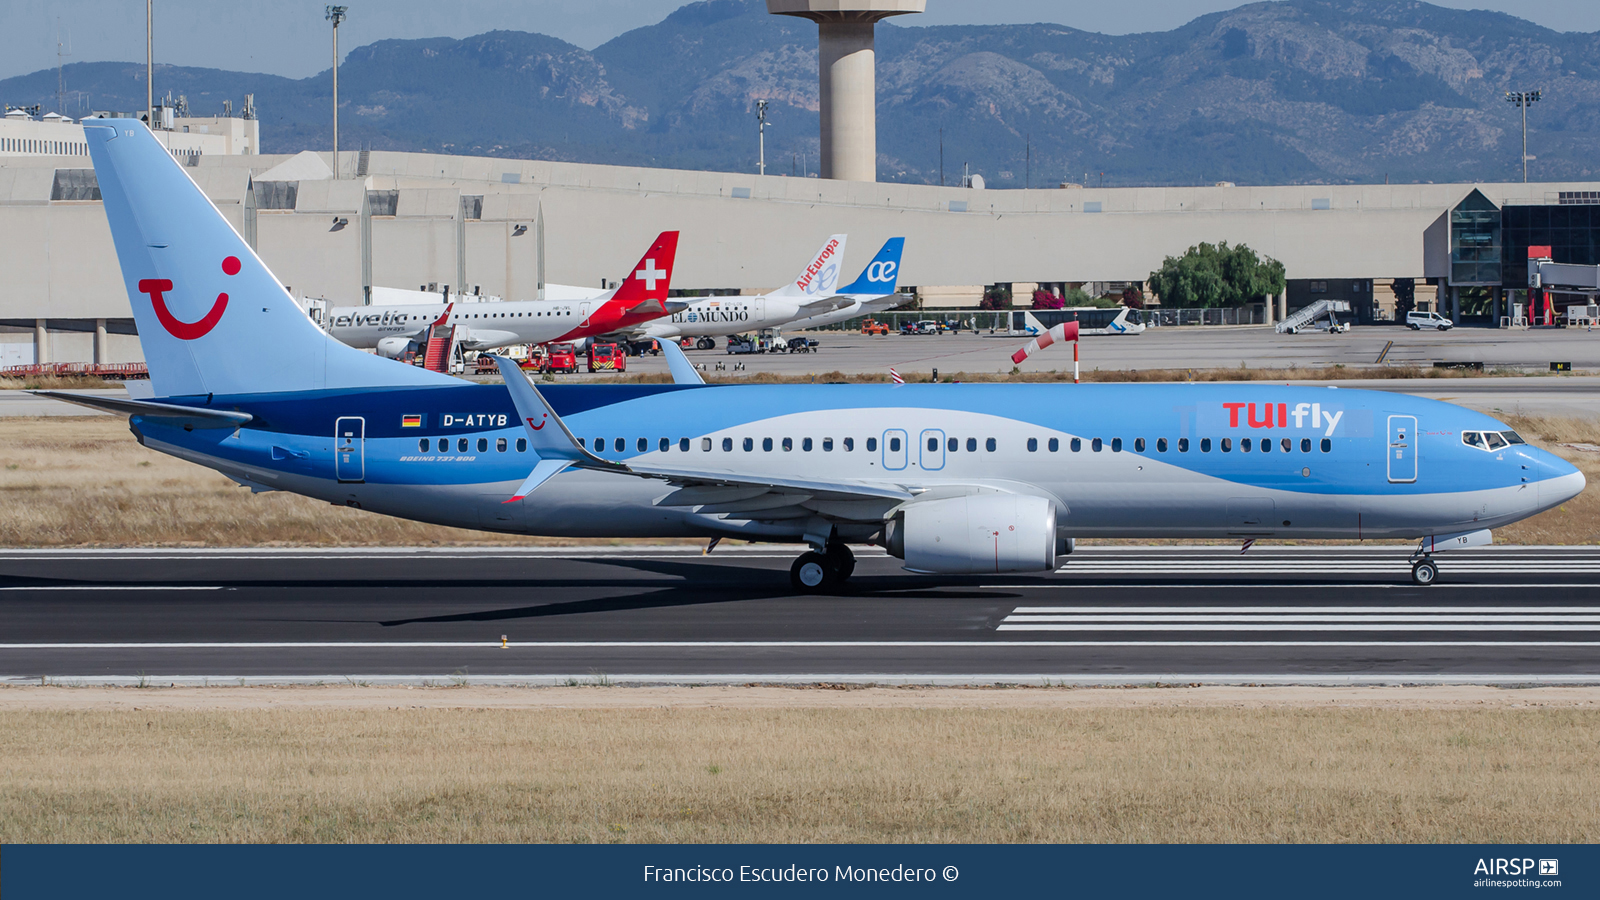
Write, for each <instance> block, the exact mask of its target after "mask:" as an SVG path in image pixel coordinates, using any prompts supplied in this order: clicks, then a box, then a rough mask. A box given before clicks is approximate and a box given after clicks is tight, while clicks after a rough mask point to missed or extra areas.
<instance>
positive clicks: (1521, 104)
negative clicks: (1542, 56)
mask: <svg viewBox="0 0 1600 900" xmlns="http://www.w3.org/2000/svg"><path fill="white" fill-rule="evenodd" d="M1543 93H1544V91H1506V102H1507V103H1512V104H1515V105H1516V106H1517V107H1518V108H1519V109H1521V110H1522V183H1523V184H1527V183H1528V105H1529V104H1531V103H1538V102H1539V96H1540V95H1541V94H1543Z"/></svg>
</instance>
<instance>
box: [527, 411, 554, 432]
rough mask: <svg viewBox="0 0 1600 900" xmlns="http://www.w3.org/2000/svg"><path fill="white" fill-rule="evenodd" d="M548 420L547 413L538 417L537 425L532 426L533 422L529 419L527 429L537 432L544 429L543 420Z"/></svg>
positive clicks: (548, 415)
mask: <svg viewBox="0 0 1600 900" xmlns="http://www.w3.org/2000/svg"><path fill="white" fill-rule="evenodd" d="M549 418H550V414H549V413H545V414H544V415H542V416H540V417H539V424H537V425H535V424H533V420H532V419H529V420H528V427H529V428H531V429H533V430H534V431H538V430H539V429H541V428H543V427H544V425H545V420H547V419H549Z"/></svg>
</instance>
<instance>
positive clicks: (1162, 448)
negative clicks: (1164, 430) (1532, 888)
mask: <svg viewBox="0 0 1600 900" xmlns="http://www.w3.org/2000/svg"><path fill="white" fill-rule="evenodd" d="M1156 452H1157V453H1165V452H1167V439H1166V438H1156Z"/></svg>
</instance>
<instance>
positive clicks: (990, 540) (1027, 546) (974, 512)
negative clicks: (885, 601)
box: [884, 494, 1058, 575]
mask: <svg viewBox="0 0 1600 900" xmlns="http://www.w3.org/2000/svg"><path fill="white" fill-rule="evenodd" d="M884 543H885V546H886V549H887V550H888V551H889V553H890V554H891V555H893V556H897V557H899V558H900V559H903V560H905V561H906V568H907V569H910V570H912V571H914V572H939V573H942V574H947V575H976V574H980V573H994V572H1038V571H1043V570H1046V569H1054V568H1055V566H1056V550H1057V547H1058V543H1057V538H1056V505H1055V504H1054V503H1052V502H1051V501H1049V500H1047V499H1045V498H1043V497H1027V496H1021V495H1018V494H976V495H972V496H967V497H951V498H949V499H945V500H929V501H926V502H922V503H913V504H911V505H909V506H907V507H905V508H904V509H903V510H901V511H900V512H899V513H897V514H896V515H895V517H894V519H893V520H891V521H890V522H889V527H888V528H887V529H886V532H885V542H884Z"/></svg>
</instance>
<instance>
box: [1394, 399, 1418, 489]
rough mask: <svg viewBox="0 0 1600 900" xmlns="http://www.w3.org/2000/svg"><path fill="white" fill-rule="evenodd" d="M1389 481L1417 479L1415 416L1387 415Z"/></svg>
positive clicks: (1400, 481) (1410, 481) (1397, 482)
mask: <svg viewBox="0 0 1600 900" xmlns="http://www.w3.org/2000/svg"><path fill="white" fill-rule="evenodd" d="M1388 452H1389V483H1390V484H1411V483H1412V482H1415V481H1416V480H1417V417H1416V416H1390V417H1389V447H1388Z"/></svg>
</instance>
